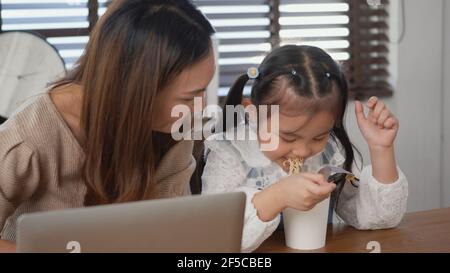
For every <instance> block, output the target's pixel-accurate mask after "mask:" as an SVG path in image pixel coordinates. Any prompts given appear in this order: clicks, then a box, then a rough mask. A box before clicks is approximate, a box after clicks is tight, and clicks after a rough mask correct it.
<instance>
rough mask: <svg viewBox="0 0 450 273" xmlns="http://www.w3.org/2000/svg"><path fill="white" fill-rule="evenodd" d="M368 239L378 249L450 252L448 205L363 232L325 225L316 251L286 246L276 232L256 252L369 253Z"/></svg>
mask: <svg viewBox="0 0 450 273" xmlns="http://www.w3.org/2000/svg"><path fill="white" fill-rule="evenodd" d="M371 241H376V242H379V244H380V252H382V253H383V252H448V253H450V208H445V209H436V210H430V211H422V212H415V213H408V214H406V215H405V217H404V218H403V220H402V222H401V223H400V225H399V226H398V227H396V228H393V229H385V230H372V231H362V230H356V229H354V228H352V227H350V226H348V225H344V224H333V225H330V226H329V227H328V231H327V243H326V246H325V247H324V248H321V249H318V250H315V251H299V250H295V249H291V248H288V247H287V246H286V245H285V242H284V232H283V231H276V232H275V233H274V234H273V235H272V236H271V237H270V238H269V239H267V240H266V241H265V242H264V243H263V244H262V245H261V246H260V247H259V248H258V249H257V250H256V251H255V252H266V253H267V252H278V253H280V252H281V253H289V252H366V253H368V252H372V251H373V248H369V249H368V248H367V247H368V246H367V244H368V243H369V242H371Z"/></svg>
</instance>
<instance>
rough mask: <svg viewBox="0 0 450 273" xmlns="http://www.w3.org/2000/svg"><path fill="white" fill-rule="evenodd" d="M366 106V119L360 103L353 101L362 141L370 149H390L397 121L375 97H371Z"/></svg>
mask: <svg viewBox="0 0 450 273" xmlns="http://www.w3.org/2000/svg"><path fill="white" fill-rule="evenodd" d="M366 106H367V108H368V109H369V113H368V115H367V117H366V115H365V114H364V109H363V105H362V103H361V102H360V101H355V113H356V120H357V122H358V127H359V129H360V131H361V133H362V135H363V136H364V139H365V140H366V141H367V143H368V145H369V147H371V148H391V147H392V146H393V144H394V140H395V137H396V136H397V132H398V128H399V122H398V119H397V118H396V117H395V116H394V115H393V114H392V113H391V112H390V111H389V109H387V108H386V105H385V104H384V103H383V102H382V101H380V100H379V99H378V98H377V97H371V98H370V99H369V100H368V101H367V104H366Z"/></svg>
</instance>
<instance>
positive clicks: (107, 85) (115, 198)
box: [55, 0, 214, 205]
mask: <svg viewBox="0 0 450 273" xmlns="http://www.w3.org/2000/svg"><path fill="white" fill-rule="evenodd" d="M213 33H214V29H213V28H212V26H211V24H210V23H209V22H208V20H207V19H206V18H205V17H204V16H203V14H202V13H201V12H200V11H199V10H198V9H197V8H196V7H195V6H194V5H192V4H191V2H190V1H188V0H116V1H113V2H112V4H111V5H110V6H109V7H108V9H107V12H106V13H105V15H103V16H102V17H101V18H100V20H99V22H98V23H97V25H96V26H95V28H94V29H93V31H92V33H91V36H90V39H89V43H88V45H87V47H86V50H85V52H84V55H83V56H82V57H81V58H80V60H79V61H78V63H77V66H76V67H75V69H74V70H73V71H71V73H70V74H69V76H68V77H67V78H65V79H63V80H61V81H60V82H58V83H57V84H56V86H55V87H57V86H61V85H65V84H70V83H76V84H79V85H81V86H82V89H83V106H82V107H83V108H82V114H81V125H82V128H83V130H84V134H85V135H86V142H85V143H84V149H85V154H86V158H85V166H84V178H85V182H86V185H87V193H86V196H85V205H94V204H107V203H118V202H128V201H137V200H143V199H150V198H152V193H154V189H155V184H156V183H155V182H156V181H155V180H154V174H155V169H156V166H157V164H158V162H157V160H158V159H157V156H156V154H158V149H159V147H157V146H158V145H156V144H155V139H154V133H155V132H154V131H153V129H152V119H151V117H152V116H154V115H155V114H156V113H154V106H155V105H154V103H155V97H156V95H157V94H158V93H159V92H161V91H162V90H164V88H165V87H166V86H167V85H168V84H170V82H171V81H172V80H173V79H174V78H175V77H177V76H178V75H179V74H180V73H181V72H182V71H183V70H184V69H186V68H188V67H189V66H191V65H193V64H195V63H197V62H199V61H200V60H202V59H203V58H205V57H206V56H208V54H210V51H211V38H210V36H211V35H212V34H213Z"/></svg>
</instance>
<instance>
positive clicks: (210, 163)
mask: <svg viewBox="0 0 450 273" xmlns="http://www.w3.org/2000/svg"><path fill="white" fill-rule="evenodd" d="M205 146H206V149H207V161H206V165H205V169H204V171H203V175H202V184H203V185H202V194H212V193H223V192H233V191H242V192H244V193H245V194H246V197H247V200H246V207H245V216H244V217H245V218H244V229H243V234H242V246H241V250H242V252H251V251H253V250H255V249H256V248H258V247H259V245H260V244H261V243H262V242H264V241H265V240H266V239H267V238H268V237H269V236H270V235H271V234H272V233H273V232H274V231H275V230H276V228H277V226H278V224H279V222H280V216H277V217H276V218H275V219H273V220H272V221H269V222H263V221H261V220H260V219H259V217H258V215H257V211H256V209H255V207H254V205H253V203H252V200H253V197H254V195H255V194H256V193H257V192H258V191H259V190H258V189H257V188H253V187H249V186H246V179H247V172H248V170H246V168H245V166H244V165H243V164H242V163H241V157H240V155H239V154H238V153H237V152H236V151H234V150H233V148H232V147H231V144H230V143H229V142H228V141H225V140H224V141H219V140H212V141H206V142H205Z"/></svg>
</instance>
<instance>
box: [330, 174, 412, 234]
mask: <svg viewBox="0 0 450 273" xmlns="http://www.w3.org/2000/svg"><path fill="white" fill-rule="evenodd" d="M397 170H398V173H399V178H398V180H397V181H395V182H394V183H391V184H383V183H380V182H378V181H377V180H376V179H375V178H374V177H373V176H372V166H371V165H369V166H365V167H364V168H363V169H362V171H361V173H360V175H359V177H360V183H359V187H358V188H355V187H353V186H352V185H351V184H350V183H347V184H345V186H344V188H343V190H342V193H341V195H340V197H339V200H338V203H337V204H338V205H337V208H336V212H337V214H338V215H339V217H341V218H342V219H343V220H344V221H345V222H346V223H348V224H350V225H352V226H353V227H355V228H357V229H384V228H392V227H395V226H397V225H398V224H399V223H400V221H401V220H402V218H403V215H404V214H405V211H406V203H407V198H408V181H407V179H406V177H405V175H404V174H403V172H402V171H401V170H400V169H399V168H398V167H397ZM353 172H354V173H355V174H356V175H357V176H358V172H357V170H356V168H354V170H353Z"/></svg>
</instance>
